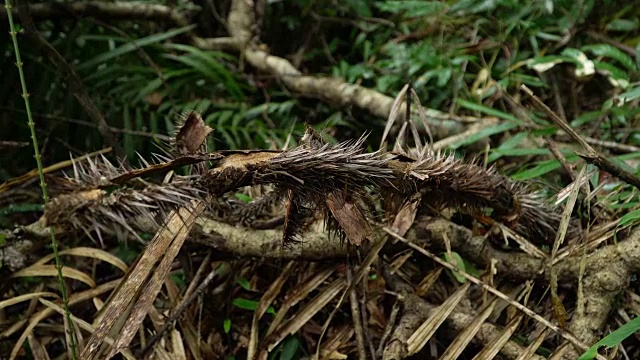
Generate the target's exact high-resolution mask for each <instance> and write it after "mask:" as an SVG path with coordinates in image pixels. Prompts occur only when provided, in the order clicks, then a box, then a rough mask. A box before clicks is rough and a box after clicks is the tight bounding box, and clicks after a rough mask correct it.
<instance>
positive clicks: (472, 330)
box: [440, 298, 500, 360]
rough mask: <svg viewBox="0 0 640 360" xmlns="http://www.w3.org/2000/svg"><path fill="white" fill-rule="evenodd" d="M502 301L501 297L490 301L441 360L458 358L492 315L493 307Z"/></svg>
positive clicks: (450, 345) (454, 341)
mask: <svg viewBox="0 0 640 360" xmlns="http://www.w3.org/2000/svg"><path fill="white" fill-rule="evenodd" d="M498 301H500V299H499V298H494V299H493V300H492V301H491V302H490V303H488V304H487V305H486V306H484V309H482V310H481V311H480V312H479V313H478V315H476V316H475V318H473V321H472V322H471V323H470V324H469V325H468V326H467V327H466V328H465V329H464V330H462V331H461V332H460V333H459V334H458V336H456V338H455V339H454V340H453V341H452V342H451V344H449V347H448V348H447V350H446V351H445V352H444V354H442V355H441V356H440V360H456V359H457V358H458V356H460V354H461V353H462V351H464V349H466V347H467V345H469V343H470V342H471V340H473V337H474V336H475V335H476V334H477V333H478V331H480V328H481V327H482V325H483V324H484V322H485V320H487V318H488V317H489V316H490V315H491V312H492V311H493V308H494V307H495V306H496V304H497V303H498Z"/></svg>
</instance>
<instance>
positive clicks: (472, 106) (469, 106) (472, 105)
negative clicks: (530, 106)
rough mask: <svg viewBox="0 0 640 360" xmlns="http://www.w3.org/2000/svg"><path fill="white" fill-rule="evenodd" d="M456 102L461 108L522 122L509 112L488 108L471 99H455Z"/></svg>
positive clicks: (517, 122) (518, 122)
mask: <svg viewBox="0 0 640 360" xmlns="http://www.w3.org/2000/svg"><path fill="white" fill-rule="evenodd" d="M456 102H457V103H458V104H459V105H460V106H462V107H463V108H466V109H469V110H474V111H478V112H481V113H483V114H486V115H490V116H495V117H498V118H501V119H505V120H508V121H512V122H514V123H516V124H522V121H520V120H519V119H518V118H516V117H515V116H513V115H511V114H507V113H506V112H503V111H500V110H496V109H493V108H490V107H488V106H484V105H482V104H478V103H474V102H472V101H469V100H464V99H461V98H458V99H456Z"/></svg>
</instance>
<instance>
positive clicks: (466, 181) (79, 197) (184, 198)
mask: <svg viewBox="0 0 640 360" xmlns="http://www.w3.org/2000/svg"><path fill="white" fill-rule="evenodd" d="M363 144H364V138H361V139H359V140H356V141H348V142H344V143H340V144H337V145H314V146H311V147H310V146H300V147H298V148H294V149H292V150H287V151H269V150H250V151H221V152H216V153H210V154H194V155H189V156H180V157H176V158H175V159H166V161H163V162H162V163H158V164H152V165H148V166H146V167H145V168H142V169H134V170H131V169H127V168H124V167H123V166H119V167H117V166H114V165H112V164H111V163H109V162H108V161H107V160H106V159H104V158H102V160H97V161H87V162H83V163H77V164H75V166H74V168H75V170H76V174H75V177H74V178H69V179H67V180H68V182H69V183H70V185H73V186H68V188H74V187H75V189H76V190H75V191H73V190H72V191H67V192H66V193H63V194H61V195H60V196H58V197H56V198H54V199H53V200H52V201H51V203H50V204H48V205H47V206H46V208H45V219H46V223H47V224H49V225H61V226H67V227H68V226H71V227H73V228H78V229H82V230H84V231H85V232H87V233H88V234H89V233H92V232H94V231H95V232H96V233H98V236H99V237H100V235H99V234H100V232H101V231H107V230H108V227H109V226H106V225H105V224H104V223H105V221H106V222H107V223H109V224H113V223H116V224H119V225H120V226H122V227H123V228H124V229H126V230H129V231H130V232H132V233H134V234H135V230H134V229H138V230H139V229H144V227H141V226H142V225H140V224H138V221H136V220H143V219H145V220H149V219H151V220H152V224H154V226H156V228H154V230H153V231H155V229H157V224H158V222H159V221H158V220H161V219H159V218H158V216H161V215H166V213H167V212H168V210H172V209H175V208H177V207H181V206H185V205H188V203H189V202H190V201H192V200H199V201H204V202H205V203H206V204H208V205H211V204H214V203H215V201H217V199H220V198H221V197H223V196H224V195H225V194H227V193H229V192H232V191H235V190H236V189H239V188H241V187H243V186H252V185H271V186H274V187H275V188H276V190H275V191H276V192H278V193H279V194H295V196H291V195H289V196H288V198H289V203H290V204H291V206H293V207H294V208H295V209H296V211H297V212H296V213H297V214H298V215H300V216H294V217H293V218H295V220H296V221H299V223H297V224H296V225H295V226H291V224H289V229H291V228H293V230H291V231H289V232H290V233H289V234H287V231H285V233H286V234H285V237H284V240H285V243H290V240H293V239H295V237H296V236H297V235H300V233H302V232H304V231H305V230H306V228H307V224H308V223H310V222H311V221H313V219H315V216H318V215H323V216H325V219H327V217H328V218H332V216H335V215H336V214H337V215H341V216H344V217H348V216H349V214H351V215H352V217H354V218H355V216H358V218H359V221H361V222H362V221H364V220H367V221H371V219H380V216H381V214H379V213H376V212H375V209H374V208H375V206H372V205H371V204H372V203H373V202H376V201H379V200H381V201H382V203H383V204H382V206H383V207H382V208H383V209H384V211H385V214H382V216H383V217H388V216H390V215H392V214H396V213H397V211H398V210H399V209H400V208H402V206H404V205H405V204H406V203H407V202H409V201H413V200H412V199H415V196H416V195H417V194H423V195H424V196H422V198H423V200H422V205H423V206H428V207H431V208H443V207H452V208H457V209H460V210H463V211H465V212H467V213H470V214H473V215H480V216H481V217H483V218H487V216H486V210H487V209H492V210H493V212H492V214H491V218H492V219H494V220H495V221H499V222H502V223H504V224H506V225H507V226H509V227H510V228H512V229H513V230H515V231H516V232H518V233H519V234H522V235H523V236H525V237H528V238H529V239H530V241H532V242H534V243H537V244H540V243H546V244H550V243H552V241H553V238H554V237H555V231H556V229H557V228H558V224H559V222H560V213H559V211H558V210H557V209H554V208H551V207H549V206H547V205H545V203H544V202H543V198H542V197H541V196H540V195H539V194H538V193H535V192H532V191H531V190H529V189H528V187H527V186H526V185H524V184H520V183H515V182H512V181H510V180H509V179H508V178H506V177H505V176H502V175H500V174H498V173H496V172H495V171H494V170H493V169H488V170H487V169H485V168H483V167H481V166H478V165H475V164H470V163H466V162H464V161H462V160H459V159H456V158H454V157H453V156H449V155H443V154H440V153H427V154H425V155H423V156H422V157H421V158H419V159H411V158H408V157H405V156H399V155H390V154H384V153H382V152H366V151H364V150H363ZM207 162H208V163H209V164H211V168H210V169H209V170H205V171H204V172H203V173H201V174H199V175H196V176H190V177H180V176H173V177H172V178H171V180H170V181H165V182H164V183H162V184H155V183H151V182H149V181H147V180H143V179H141V177H146V176H148V175H151V174H156V173H161V172H168V171H169V170H173V169H176V168H178V167H179V166H183V165H188V164H197V163H207ZM341 194H342V195H341ZM338 195H339V196H338ZM269 196H274V195H269ZM279 196H281V195H277V194H276V195H275V196H274V199H275V200H269V201H266V203H267V204H271V203H272V202H277V200H278V199H279V198H278V197H279ZM337 196H338V197H337ZM212 206H215V204H214V205H212ZM288 206H289V205H288ZM338 220H339V218H338ZM286 221H287V219H285V229H287V226H288V225H287V222H286ZM383 221H384V220H383ZM146 224H147V225H148V221H147V223H146ZM328 224H329V225H330V226H333V228H332V227H330V228H329V230H330V231H331V230H336V231H337V232H338V233H339V234H341V235H342V238H345V234H344V232H343V230H344V229H341V226H344V224H345V222H344V221H343V222H339V221H335V218H333V221H330V222H328ZM356 230H357V229H356ZM354 233H356V234H365V235H367V234H366V232H365V231H362V232H360V233H358V232H357V231H351V232H348V231H347V232H346V237H347V238H349V240H350V241H351V242H352V243H355V244H357V243H359V242H360V241H361V240H362V239H361V238H358V239H353V238H352V236H350V235H351V234H354ZM570 234H571V231H570ZM365 237H366V236H365ZM100 239H101V237H100Z"/></svg>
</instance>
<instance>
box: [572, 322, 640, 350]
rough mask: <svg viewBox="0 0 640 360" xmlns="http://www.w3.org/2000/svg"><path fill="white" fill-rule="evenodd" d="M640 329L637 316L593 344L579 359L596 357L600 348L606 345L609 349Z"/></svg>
mask: <svg viewBox="0 0 640 360" xmlns="http://www.w3.org/2000/svg"><path fill="white" fill-rule="evenodd" d="M637 331H640V317H637V318H635V319H633V320H631V321H629V322H628V323H626V324H624V325H622V326H621V327H619V328H618V329H617V330H616V331H614V332H612V333H611V334H609V335H607V336H605V337H604V338H602V340H600V341H598V342H597V343H595V344H593V346H591V347H590V348H589V349H588V350H587V351H586V352H585V353H584V354H582V356H580V357H579V358H578V360H591V359H595V358H596V356H597V355H598V349H599V348H600V347H602V346H605V347H607V348H609V349H611V348H613V347H616V346H618V345H619V344H620V343H621V342H622V341H623V340H624V339H626V338H628V337H629V336H631V335H633V334H634V333H636V332H637Z"/></svg>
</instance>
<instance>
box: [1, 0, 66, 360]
mask: <svg viewBox="0 0 640 360" xmlns="http://www.w3.org/2000/svg"><path fill="white" fill-rule="evenodd" d="M5 8H6V9H7V18H8V19H9V34H10V35H11V39H12V40H13V49H14V50H15V54H16V66H17V67H18V73H19V74H20V84H21V85H22V98H23V99H24V106H25V109H26V111H27V119H28V125H29V130H31V141H32V143H33V152H34V154H35V158H36V163H37V164H38V174H39V175H40V187H41V188H42V199H43V200H44V203H45V204H46V203H47V202H49V194H48V193H47V184H46V183H45V181H44V172H43V170H42V169H43V168H42V159H41V157H40V148H39V147H38V138H37V137H36V128H35V123H34V122H33V116H32V114H31V105H30V103H29V92H28V91H27V83H26V81H25V78H24V71H23V69H22V60H21V58H20V49H19V48H18V38H17V32H16V28H15V26H14V24H13V14H12V13H11V2H10V0H7V1H6V3H5ZM49 234H50V235H51V247H52V248H53V255H54V258H55V261H56V269H57V270H58V282H59V283H60V293H61V294H62V302H63V305H64V310H65V317H66V319H65V320H66V322H67V331H68V336H67V341H68V344H67V345H68V346H69V348H70V349H71V358H72V359H73V360H75V359H76V357H77V356H76V355H77V348H76V341H75V332H74V331H73V323H72V322H71V312H70V311H69V297H68V296H67V287H66V286H65V281H64V277H63V276H62V262H61V261H60V256H59V254H58V241H57V240H56V236H55V233H54V230H53V227H51V226H50V227H49Z"/></svg>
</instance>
